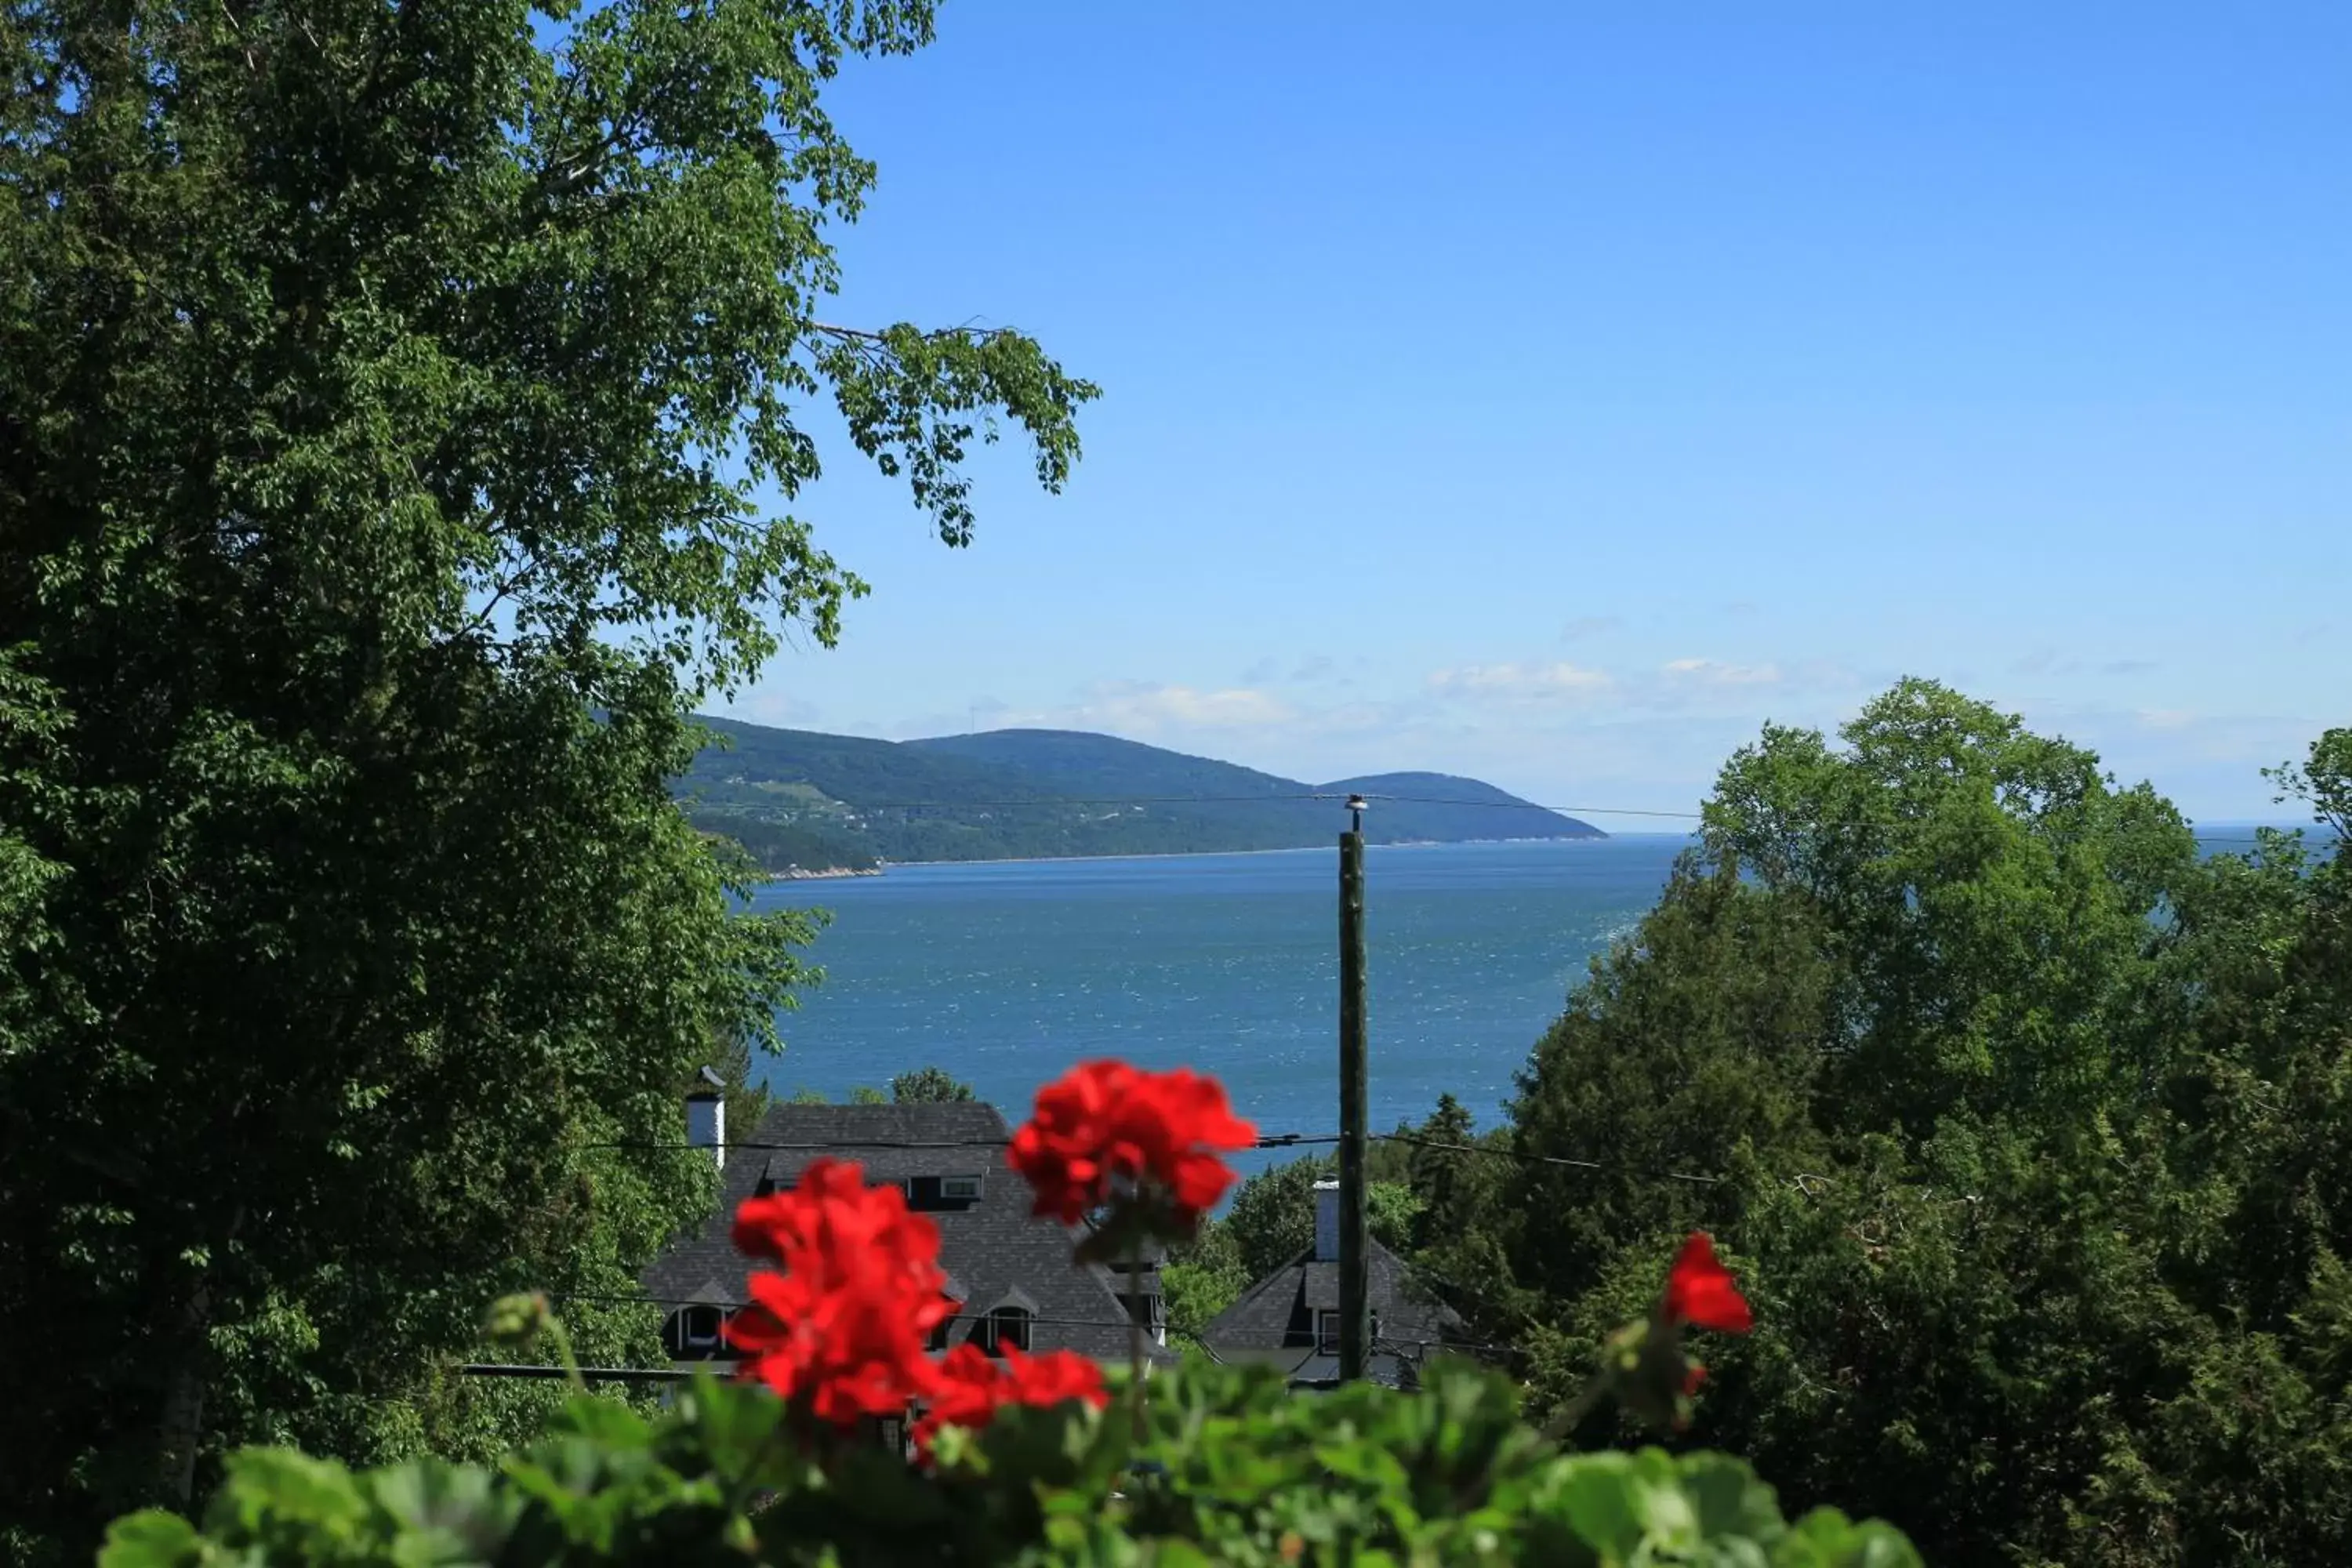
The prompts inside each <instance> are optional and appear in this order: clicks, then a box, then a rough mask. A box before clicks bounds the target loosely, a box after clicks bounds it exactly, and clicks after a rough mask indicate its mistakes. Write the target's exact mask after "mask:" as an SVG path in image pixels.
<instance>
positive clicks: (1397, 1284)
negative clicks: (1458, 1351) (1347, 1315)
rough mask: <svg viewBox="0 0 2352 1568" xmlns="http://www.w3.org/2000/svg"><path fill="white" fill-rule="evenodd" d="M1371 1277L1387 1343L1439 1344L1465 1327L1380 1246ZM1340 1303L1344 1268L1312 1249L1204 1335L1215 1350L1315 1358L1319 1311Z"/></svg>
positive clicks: (1372, 1257) (1247, 1293)
mask: <svg viewBox="0 0 2352 1568" xmlns="http://www.w3.org/2000/svg"><path fill="white" fill-rule="evenodd" d="M1364 1273H1365V1285H1366V1294H1367V1295H1368V1296H1369V1297H1370V1303H1371V1309H1372V1315H1373V1316H1374V1318H1375V1319H1377V1320H1378V1321H1379V1325H1380V1326H1379V1337H1380V1339H1381V1341H1382V1342H1388V1341H1412V1342H1430V1341H1436V1340H1439V1339H1442V1338H1444V1334H1445V1332H1446V1331H1448V1330H1450V1329H1456V1328H1459V1327H1460V1326H1461V1323H1462V1320H1461V1317H1460V1315H1459V1314H1457V1313H1456V1312H1455V1311H1454V1310H1453V1309H1452V1308H1451V1307H1448V1306H1445V1305H1444V1303H1442V1302H1439V1301H1436V1300H1432V1299H1431V1298H1430V1297H1429V1295H1428V1294H1427V1293H1426V1292H1424V1291H1423V1290H1422V1289H1419V1288H1418V1287H1416V1286H1415V1285H1414V1284H1413V1282H1412V1279H1411V1277H1410V1276H1409V1274H1408V1272H1407V1270H1406V1268H1405V1265H1404V1260H1403V1259H1402V1258H1399V1257H1398V1256H1397V1255H1396V1254H1395V1253H1393V1252H1391V1251H1390V1250H1389V1249H1388V1248H1387V1247H1382V1246H1381V1244H1380V1243H1379V1242H1377V1241H1375V1242H1373V1243H1372V1244H1371V1247H1370V1251H1369V1252H1368V1253H1367V1254H1366V1256H1365V1258H1364ZM1325 1310H1331V1311H1336V1310H1339V1265H1338V1264H1337V1263H1331V1262H1321V1261H1318V1260H1317V1258H1316V1257H1315V1249H1314V1247H1311V1246H1310V1247H1306V1248H1304V1249H1302V1250H1301V1251H1300V1252H1299V1254H1298V1256H1297V1258H1292V1259H1291V1260H1290V1261H1289V1262H1288V1263H1286V1264H1285V1265H1283V1266H1282V1267H1281V1268H1277V1269H1276V1270H1275V1271H1274V1272H1273V1273H1271V1274H1269V1275H1267V1276H1266V1277H1265V1279H1261V1280H1259V1281H1258V1282H1257V1283H1255V1285H1252V1286H1251V1287H1250V1288H1249V1289H1246V1290H1244V1291H1243V1292H1242V1293H1241V1296H1240V1298H1239V1299H1238V1300H1235V1301H1234V1304H1233V1305H1232V1306H1230V1307H1227V1308H1226V1309H1225V1310H1223V1311H1222V1312H1220V1313H1218V1314H1217V1315H1216V1316H1215V1317H1214V1318H1213V1319H1211V1320H1210V1321H1209V1325H1208V1327H1206V1328H1205V1329H1203V1330H1202V1331H1201V1338H1202V1341H1203V1342H1206V1343H1207V1344H1208V1346H1209V1348H1210V1349H1211V1350H1214V1351H1233V1352H1248V1351H1276V1350H1288V1349H1296V1350H1298V1351H1300V1352H1305V1353H1307V1354H1308V1355H1310V1356H1311V1354H1312V1352H1313V1351H1314V1349H1315V1314H1316V1313H1317V1312H1318V1311H1325ZM1416 1353H1418V1351H1417V1352H1416Z"/></svg>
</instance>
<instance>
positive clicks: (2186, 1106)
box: [1414, 682, 2352, 1565]
mask: <svg viewBox="0 0 2352 1568" xmlns="http://www.w3.org/2000/svg"><path fill="white" fill-rule="evenodd" d="M1843 741H1844V744H1843V746H1842V747H1834V746H1832V745H1831V744H1830V743H1829V742H1827V741H1825V740H1824V739H1823V738H1822V737H1821V736H1819V735H1816V734H1812V733H1810V732H1805V731H1788V730H1779V729H1774V730H1768V731H1766V733H1765V735H1764V737H1763V739H1762V740H1761V742H1759V744H1757V745H1756V746H1754V747H1751V748H1749V749H1748V750H1746V751H1744V752H1740V753H1739V754H1738V756H1736V757H1734V758H1733V759H1732V760H1731V762H1730V763H1728V764H1727V766H1726V768H1725V770H1724V773H1723V775H1722V778H1721V780H1720V782H1719V784H1718V787H1717V793H1716V795H1715V797H1714V799H1713V800H1711V801H1710V802H1709V803H1708V806H1707V810H1706V823H1705V831H1704V834H1703V844H1702V847H1701V848H1700V850H1699V851H1698V852H1697V853H1696V854H1694V855H1693V856H1691V857H1689V858H1687V859H1686V861H1685V864H1684V865H1683V866H1682V867H1680V868H1678V869H1677V871H1676V873H1675V877H1674V879H1673V880H1672V882H1671V883H1670V885H1669V886H1668V888H1667V889H1666V891H1665V893H1664V897H1663V898H1662V900H1661V901H1660V903H1659V905H1658V907H1657V908H1656V909H1655V910H1654V911H1652V913H1651V914H1650V915H1649V916H1648V917H1647V918H1646V919H1645V920H1644V921H1643V923H1642V925H1641V927H1640V928H1639V930H1638V931H1636V932H1635V933H1634V934H1633V936H1632V938H1631V939H1630V940H1628V941H1627V942H1625V943H1623V944H1622V946H1621V947H1619V948H1618V949H1617V950H1616V951H1614V952H1612V953H1610V954H1609V955H1607V956H1606V957H1605V958H1604V959H1601V960H1600V961H1597V962H1596V963H1595V965H1594V968H1593V971H1592V973H1591V977H1590V979H1589V980H1588V981H1587V983H1586V984H1584V985H1583V986H1582V987H1580V989H1579V991H1578V992H1577V993H1576V994H1575V995H1574V996H1572V997H1571V999H1570V1005H1569V1007H1568V1010H1567V1012H1566V1014H1565V1015H1564V1016H1562V1017H1561V1019H1560V1020H1559V1023H1558V1024H1557V1025H1555V1026H1554V1027H1553V1028H1552V1029H1551V1030H1550V1031H1549V1033H1548V1034H1547V1035H1546V1036H1545V1037H1544V1038H1543V1040H1542V1041H1541V1042H1540V1043H1539V1044H1538V1047H1537V1048H1536V1050H1535V1052H1534V1054H1533V1056H1532V1057H1531V1058H1530V1061H1529V1063H1528V1068H1527V1070H1526V1072H1525V1073H1524V1075H1523V1076H1522V1078H1521V1080H1520V1093H1519V1096H1518V1099H1517V1101H1516V1102H1515V1104H1514V1106H1513V1108H1512V1113H1511V1119H1510V1124H1509V1126H1508V1127H1507V1129H1504V1130H1502V1135H1503V1137H1504V1139H1505V1140H1506V1141H1507V1145H1508V1147H1509V1148H1510V1149H1511V1150H1512V1151H1513V1152H1519V1153H1540V1154H1546V1155H1552V1156H1558V1157H1564V1158H1566V1159H1569V1160H1575V1161H1586V1162H1590V1165H1589V1166H1563V1165H1558V1164H1545V1163H1532V1162H1526V1161H1518V1160H1488V1161H1483V1162H1477V1163H1479V1164H1483V1165H1486V1166H1487V1167H1491V1169H1489V1170H1488V1171H1486V1173H1483V1174H1476V1175H1474V1174H1472V1173H1471V1172H1470V1171H1469V1170H1468V1169H1467V1167H1466V1165H1457V1166H1454V1167H1452V1168H1450V1170H1449V1169H1447V1168H1442V1167H1438V1166H1436V1165H1433V1164H1432V1165H1424V1166H1423V1168H1422V1169H1421V1170H1420V1171H1419V1172H1417V1173H1416V1174H1415V1177H1414V1180H1415V1183H1416V1186H1417V1188H1418V1190H1419V1191H1420V1192H1421V1194H1422V1195H1423V1198H1424V1199H1425V1200H1426V1202H1427V1204H1428V1209H1427V1211H1425V1212H1428V1213H1430V1214H1432V1215H1435V1214H1437V1213H1439V1212H1440V1211H1441V1209H1442V1211H1443V1212H1444V1216H1445V1217H1444V1220H1443V1222H1442V1223H1435V1224H1432V1225H1431V1226H1428V1227H1426V1228H1424V1229H1423V1231H1422V1232H1421V1234H1420V1235H1419V1236H1418V1237H1416V1241H1417V1247H1416V1252H1415V1258H1416V1261H1418V1262H1420V1263H1422V1264H1423V1266H1424V1268H1427V1269H1428V1270H1429V1271H1430V1272H1433V1273H1436V1274H1442V1275H1444V1276H1446V1277H1448V1278H1449V1279H1452V1280H1454V1282H1455V1283H1456V1284H1457V1285H1458V1286H1460V1287H1461V1289H1459V1290H1458V1291H1457V1292H1456V1293H1455V1294H1454V1296H1453V1297H1451V1298H1450V1299H1451V1300H1453V1301H1454V1304H1455V1305H1456V1306H1457V1307H1458V1308H1460V1309H1461V1310H1464V1311H1465V1313H1467V1314H1468V1315H1470V1316H1471V1317H1472V1319H1473V1325H1474V1331H1480V1333H1479V1337H1481V1338H1486V1339H1494V1340H1504V1341H1508V1342H1511V1343H1514V1344H1516V1345H1517V1346H1519V1347H1520V1349H1521V1351H1522V1352H1523V1353H1524V1362H1525V1365H1524V1368H1523V1370H1524V1371H1525V1372H1526V1373H1528V1376H1529V1378H1530V1384H1531V1388H1532V1397H1533V1399H1534V1401H1535V1404H1536V1405H1537V1407H1538V1408H1539V1409H1542V1410H1546V1411H1559V1410H1563V1409H1565V1408H1567V1407H1568V1406H1569V1405H1570V1401H1571V1400H1572V1399H1573V1397H1574V1395H1575V1394H1576V1391H1577V1389H1578V1388H1579V1386H1580V1384H1581V1382H1582V1379H1583V1375H1584V1369H1585V1368H1586V1367H1587V1366H1588V1365H1589V1364H1590V1363H1591V1356H1592V1354H1593V1352H1594V1351H1595V1349H1596V1347H1598V1346H1599V1345H1601V1343H1602V1342H1604V1341H1605V1339H1606V1337H1607V1336H1608V1335H1609V1334H1610V1333H1611V1332H1612V1331H1614V1329H1615V1327H1616V1325H1617V1324H1619V1323H1621V1322H1622V1321H1624V1319H1625V1318H1626V1317H1627V1316H1629V1315H1630V1314H1631V1313H1632V1312H1633V1311H1635V1310H1639V1305H1640V1302H1641V1301H1642V1300H1643V1297H1644V1296H1645V1295H1646V1293H1647V1292H1648V1291H1649V1290H1650V1289H1652V1288H1653V1277H1652V1270H1653V1267H1654V1265H1653V1262H1652V1260H1653V1259H1654V1258H1655V1256H1656V1255H1657V1252H1658V1250H1659V1249H1660V1248H1661V1247H1663V1246H1664V1245H1667V1244H1668V1243H1669V1241H1670V1238H1672V1237H1675V1236H1678V1235H1680V1234H1682V1233H1683V1232H1685V1230H1688V1229H1692V1228H1705V1229H1708V1230H1711V1231H1713V1232H1714V1233H1715V1234H1716V1235H1717V1237H1720V1238H1721V1239H1722V1240H1723V1241H1724V1242H1725V1244H1726V1246H1727V1249H1728V1250H1729V1252H1730V1253H1731V1254H1732V1256H1733V1257H1734V1258H1735V1259H1736V1261H1737V1263H1738V1268H1739V1271H1740V1274H1741V1277H1742V1279H1743V1281H1744V1282H1745V1283H1746V1284H1747V1286H1748V1289H1749V1292H1750V1295H1751V1297H1752V1298H1753V1300H1755V1301H1756V1304H1757V1309H1758V1313H1757V1315H1758V1320H1759V1322H1758V1327H1757V1330H1756V1332H1755V1333H1754V1335H1753V1336H1752V1337H1751V1338H1748V1339H1747V1340H1743V1341H1739V1342H1726V1343H1723V1344H1721V1345H1720V1346H1717V1347H1710V1352H1709V1356H1710V1361H1711V1363H1712V1362H1719V1364H1714V1365H1711V1368H1710V1375H1709V1378H1708V1381H1707V1384H1706V1389H1707V1397H1706V1399H1705V1400H1703V1401H1702V1402H1701V1405H1700V1407H1699V1416H1698V1425H1697V1427H1696V1432H1695V1434H1694V1436H1695V1437H1696V1438H1697V1439H1700V1440H1705V1441H1709V1442H1713V1443H1717V1444H1720V1445H1723V1446H1725V1447H1731V1448H1734V1449H1736V1450H1737V1451H1738V1452H1741V1453H1742V1454H1744V1455H1746V1456H1747V1457H1748V1458H1750V1459H1751V1460H1752V1461H1753V1462H1754V1463H1755V1464H1756V1465H1757V1467H1758V1468H1759V1471H1761V1472H1762V1473H1763V1474H1766V1475H1769V1476H1770V1477H1771V1478H1772V1479H1774V1481H1775V1483H1776V1484H1778V1485H1779V1486H1780V1487H1781V1488H1782V1489H1784V1491H1785V1492H1786V1493H1787V1494H1789V1495H1790V1496H1791V1497H1793V1498H1796V1499H1799V1500H1816V1499H1818V1500H1826V1499H1830V1498H1832V1497H1833V1498H1836V1499H1837V1500H1840V1501H1841V1502H1843V1503H1846V1504H1849V1505H1851V1506H1857V1507H1859V1508H1861V1509H1863V1510H1867V1511H1871V1512H1876V1513H1881V1514H1884V1515H1885V1517H1887V1518H1889V1519H1891V1520H1893V1521H1895V1522H1896V1523H1898V1524H1900V1525H1901V1526H1902V1527H1903V1528H1904V1529H1906V1531H1908V1532H1909V1533H1910V1534H1911V1536H1912V1538H1913V1539H1915V1540H1916V1541H1917V1542H1919V1543H1920V1546H1921V1549H1922V1550H1923V1551H1924V1552H1926V1553H1927V1555H1928V1556H1929V1557H1930V1558H1931V1559H1933V1560H1935V1561H1939V1562H1940V1561H1952V1562H1986V1563H1991V1562H2016V1561H2025V1562H2067V1563H2095V1564H2116V1565H2123V1564H2132V1565H2140V1564H2151V1565H2152V1564H2175V1563H2281V1562H2318V1561H2333V1560H2335V1559H2336V1558H2339V1557H2341V1556H2343V1555H2345V1553H2346V1552H2347V1549H2352V1505H2347V1503H2346V1501H2345V1499H2346V1498H2347V1495H2352V1494H2347V1488H2346V1484H2345V1480H2346V1477H2347V1475H2352V1419H2347V1417H2352V1353H2347V1343H2352V1342H2347V1339H2346V1338H2345V1335H2346V1333H2347V1321H2346V1318H2345V1315H2344V1304H2345V1301H2346V1300H2347V1297H2346V1290H2347V1281H2346V1272H2347V1271H2346V1268H2345V1266H2344V1262H2343V1260H2344V1258H2346V1257H2347V1244H2352V1207H2347V1204H2346V1202H2345V1198H2344V1188H2343V1186H2342V1184H2341V1183H2340V1182H2333V1181H2331V1180H2329V1179H2328V1178H2327V1177H2326V1176H2324V1175H2323V1174H2322V1172H2323V1171H2325V1170H2326V1169H2327V1162H2328V1161H2329V1160H2330V1159H2331V1157H2334V1156H2333V1152H2335V1151H2340V1149H2341V1148H2342V1147H2343V1141H2344V1139H2345V1138H2346V1137H2347V1134H2352V1026H2347V1018H2352V921H2347V908H2352V899H2347V889H2352V880H2347V879H2352V863H2347V859H2346V857H2345V847H2344V844H2343V842H2342V840H2341V839H2340V838H2339V839H2336V841H2335V842H2334V843H2333V845H2332V847H2331V848H2330V849H2329V850H2328V852H2326V854H2325V855H2314V854H2313V853H2312V852H2311V850H2310V849H2308V848H2307V847H2305V846H2303V845H2301V844H2300V843H2298V842H2297V841H2295V840H2294V838H2293V837H2291V836H2286V835H2271V836H2268V837H2267V838H2266V840H2265V842H2264V843H2263V845H2262V846H2261V847H2259V848H2258V849H2257V850H2256V851H2255V853H2253V854H2252V855H2251V856H2247V857H2230V856H2221V857H2214V858H2207V859H2200V858H2199V856H2198V855H2197V853H2196V850H2195V847H2194V845H2193V843H2192V841H2191V839H2190V837H2189V832H2188V830H2187V828H2186V826H2185V825H2184V824H2183V823H2182V822H2181V821H2180V819H2179V816H2178V814H2176V813H2175V812H2174V811H2173V810H2172V809H2171V808H2170V807H2169V806H2168V805H2166V804H2165V803H2164V802H2163V801H2161V800H2160V799H2158V798H2157V797H2156V796H2155V795H2153V794H2152V793H2150V792H2149V791H2148V790H2147V789H2146V788H2145V787H2144V786H2143V787H2141V788H2137V789H2121V788H2117V787H2116V786H2115V785H2114V784H2113V783H2112V781H2110V780H2107V779H2105V777H2103V776H2102V775H2101V773H2099V771H2098V768H2097V763H2096V760H2095V758H2094V757H2092V756H2091V755H2090V754H2089V753H2088V752H2083V751H2082V750H2080V749H2079V748H2076V747H2073V746H2069V745H2067V744H2066V743H2064V742H2060V741H2055V740H2050V739H2046V738H2043V737H2039V736H2035V735H2032V734H2031V733H2030V732H2028V731H2025V730H2024V729H2023V727H2022V726H2021V725H2020V724H2019V723H2018V721H2015V720H2014V719H2011V718H2008V717H2005V716H2003V715H2000V714H1998V713H1996V712H1994V711H1992V710H1990V709H1987V708H1985V707H1983V706H1982V705H1981V704H1978V703H1975V702H1971V701H1969V700H1966V699H1964V698H1961V697H1959V696H1958V694H1956V693H1953V692H1950V691H1948V690H1946V689H1942V688H1940V687H1937V686H1935V685H1933V684H1931V683H1927V682H1906V683H1904V684H1903V685H1901V686H1899V687H1897V688H1896V689H1894V690H1893V691H1891V692H1889V693H1888V694H1887V695H1886V696H1885V697H1884V698H1882V699H1880V700H1878V701H1876V702H1874V703H1873V704H1872V705H1870V706H1869V707H1868V708H1866V709H1865V710H1864V712H1863V713H1862V715H1861V716H1860V717H1859V718H1858V719H1857V720H1856V721H1854V722H1853V724H1851V725H1850V726H1848V727H1847V729H1846V731H1844V734H1843ZM2347 760H2352V731H2330V732H2329V733H2328V734H2327V735H2326V736H2325V737H2323V738H2322V740H2321V741H2320V742H2318V743H2317V744H2316V745H2315V747H2314V748H2313V750H2312V752H2311V755H2310V757H2309V759H2308V760H2307V762H2306V763H2304V764H2302V765H2301V766H2298V767H2295V768H2292V769H2287V770H2283V771H2282V772H2281V773H2279V774H2277V775H2275V776H2277V777H2279V778H2280V780H2281V782H2282V784H2284V785H2286V786H2288V787H2290V788H2292V789H2294V790H2296V791H2299V792H2301V793H2302V795H2303V796H2304V797H2305V798H2306V799H2307V800H2308V801H2309V802H2310V803H2311V804H2312V805H2313V807H2314V812H2315V816H2316V817H2317V818H2318V819H2319V820H2320V821H2321V822H2322V823H2323V824H2326V823H2330V822H2331V821H2332V820H2333V819H2332V818H2331V816H2330V815H2329V814H2330V810H2331V807H2333V808H2334V809H2336V810H2338V811H2340V808H2341V803H2342V802H2343V801H2344V800H2346V799H2347V798H2352V795H2347V793H2346V791H2347V767H2346V763H2347ZM1447 1141H1452V1142H1459V1141H1461V1140H1460V1139H1459V1138H1455V1139H1452V1140H1447ZM1687 1178H1698V1179H1687ZM1613 1421H1614V1418H1613V1417H1612V1416H1610V1415H1607V1414H1606V1413H1599V1414H1595V1415H1591V1416H1587V1417H1585V1418H1583V1419H1582V1420H1581V1422H1580V1425H1579V1426H1578V1430H1579V1432H1580V1435H1581V1436H1584V1437H1585V1438H1586V1439H1588V1440H1595V1441H1597V1440H1606V1439H1608V1438H1609V1437H1610V1436H1612V1433H1614V1432H1615V1431H1617V1427H1616V1426H1614V1425H1613Z"/></svg>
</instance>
